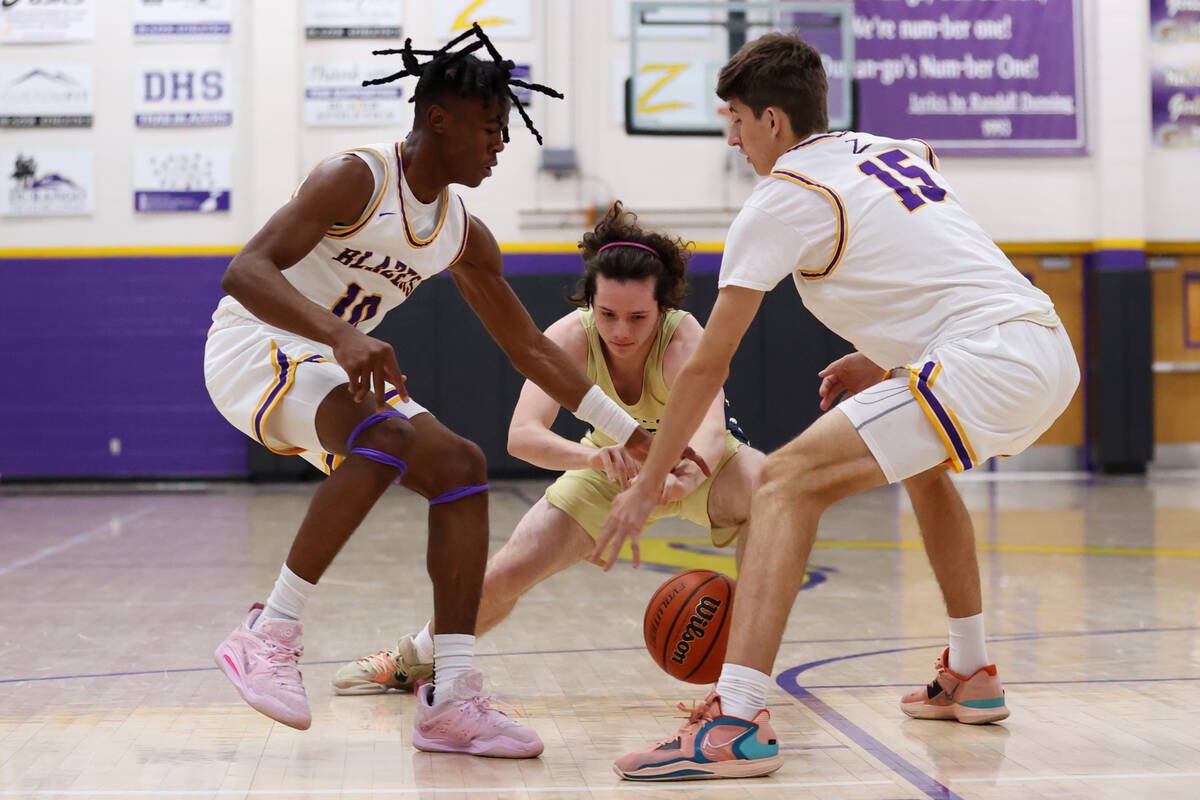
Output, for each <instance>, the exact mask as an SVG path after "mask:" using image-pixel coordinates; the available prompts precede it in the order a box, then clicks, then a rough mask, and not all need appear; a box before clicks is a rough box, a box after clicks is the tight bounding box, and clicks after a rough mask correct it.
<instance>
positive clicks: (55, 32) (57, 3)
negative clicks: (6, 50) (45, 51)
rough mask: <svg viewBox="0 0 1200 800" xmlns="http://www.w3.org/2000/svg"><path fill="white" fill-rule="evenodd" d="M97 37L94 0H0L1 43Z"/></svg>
mask: <svg viewBox="0 0 1200 800" xmlns="http://www.w3.org/2000/svg"><path fill="white" fill-rule="evenodd" d="M95 38H96V5H95V2H94V0H52V1H51V2H48V1H47V0H4V2H0V44H10V43H14V42H83V41H88V40H90V39H95Z"/></svg>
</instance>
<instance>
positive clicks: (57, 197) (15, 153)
mask: <svg viewBox="0 0 1200 800" xmlns="http://www.w3.org/2000/svg"><path fill="white" fill-rule="evenodd" d="M0 167H3V170H4V171H3V172H2V173H0V174H2V175H4V176H5V177H4V184H3V186H4V188H3V190H2V191H0V216H5V217H44V216H53V217H61V216H77V215H82V214H91V213H92V212H93V211H94V210H95V205H96V199H95V197H96V193H95V185H96V167H95V162H94V159H93V157H92V152H91V151H90V150H38V149H28V150H0Z"/></svg>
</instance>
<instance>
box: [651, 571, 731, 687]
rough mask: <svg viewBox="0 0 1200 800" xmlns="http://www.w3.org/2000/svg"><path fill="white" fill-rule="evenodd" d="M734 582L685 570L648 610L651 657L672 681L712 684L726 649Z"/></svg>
mask: <svg viewBox="0 0 1200 800" xmlns="http://www.w3.org/2000/svg"><path fill="white" fill-rule="evenodd" d="M733 587H734V581H733V579H732V578H730V577H728V576H726V575H722V574H721V573H719V572H713V571H712V570H710V569H689V570H688V571H687V572H681V573H679V574H678V575H676V576H674V577H672V578H671V579H669V580H668V581H667V582H666V583H664V584H663V585H662V586H659V587H658V590H657V591H656V592H655V593H654V596H653V597H651V598H650V605H648V606H646V619H645V620H644V622H643V623H642V624H643V633H644V634H645V636H646V649H647V650H649V651H650V657H651V658H653V659H654V661H655V663H657V664H658V665H659V666H660V667H662V668H663V669H664V670H666V672H667V674H668V675H670V676H671V677H673V678H678V679H679V680H681V681H687V682H688V683H714V682H716V680H717V678H719V677H720V676H721V664H722V663H723V662H724V661H725V647H726V645H727V644H728V643H729V622H730V616H729V610H730V608H731V607H732V606H733Z"/></svg>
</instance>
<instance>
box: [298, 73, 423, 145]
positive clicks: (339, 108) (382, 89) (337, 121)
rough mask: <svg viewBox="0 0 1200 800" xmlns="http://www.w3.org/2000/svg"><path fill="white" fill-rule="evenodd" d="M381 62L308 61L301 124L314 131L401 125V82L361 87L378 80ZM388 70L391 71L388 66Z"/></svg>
mask: <svg viewBox="0 0 1200 800" xmlns="http://www.w3.org/2000/svg"><path fill="white" fill-rule="evenodd" d="M383 63H384V62H383V60H382V59H379V60H376V61H309V62H307V64H306V65H305V70H304V124H306V125H309V126H310V127H315V128H329V127H343V126H344V127H351V126H359V125H391V126H401V125H402V123H403V121H404V119H405V117H406V116H407V115H406V114H405V111H406V109H405V102H404V91H403V89H402V87H401V82H400V81H396V82H393V83H385V84H383V85H382V86H363V85H362V82H363V81H364V80H368V79H370V78H380V77H383V75H384V74H386V70H385V71H384V73H381V72H380V69H381V67H382V66H383ZM387 69H389V70H390V69H392V67H388V68H387Z"/></svg>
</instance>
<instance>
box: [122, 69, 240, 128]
mask: <svg viewBox="0 0 1200 800" xmlns="http://www.w3.org/2000/svg"><path fill="white" fill-rule="evenodd" d="M135 78H136V83H135V84H134V92H135V97H136V101H135V102H134V114H133V117H134V122H135V124H136V125H137V127H139V128H205V127H225V126H228V125H232V124H233V81H232V79H231V77H230V68H229V67H228V66H185V65H178V66H154V67H146V66H143V67H139V68H138V71H137V75H136V76H135Z"/></svg>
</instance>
